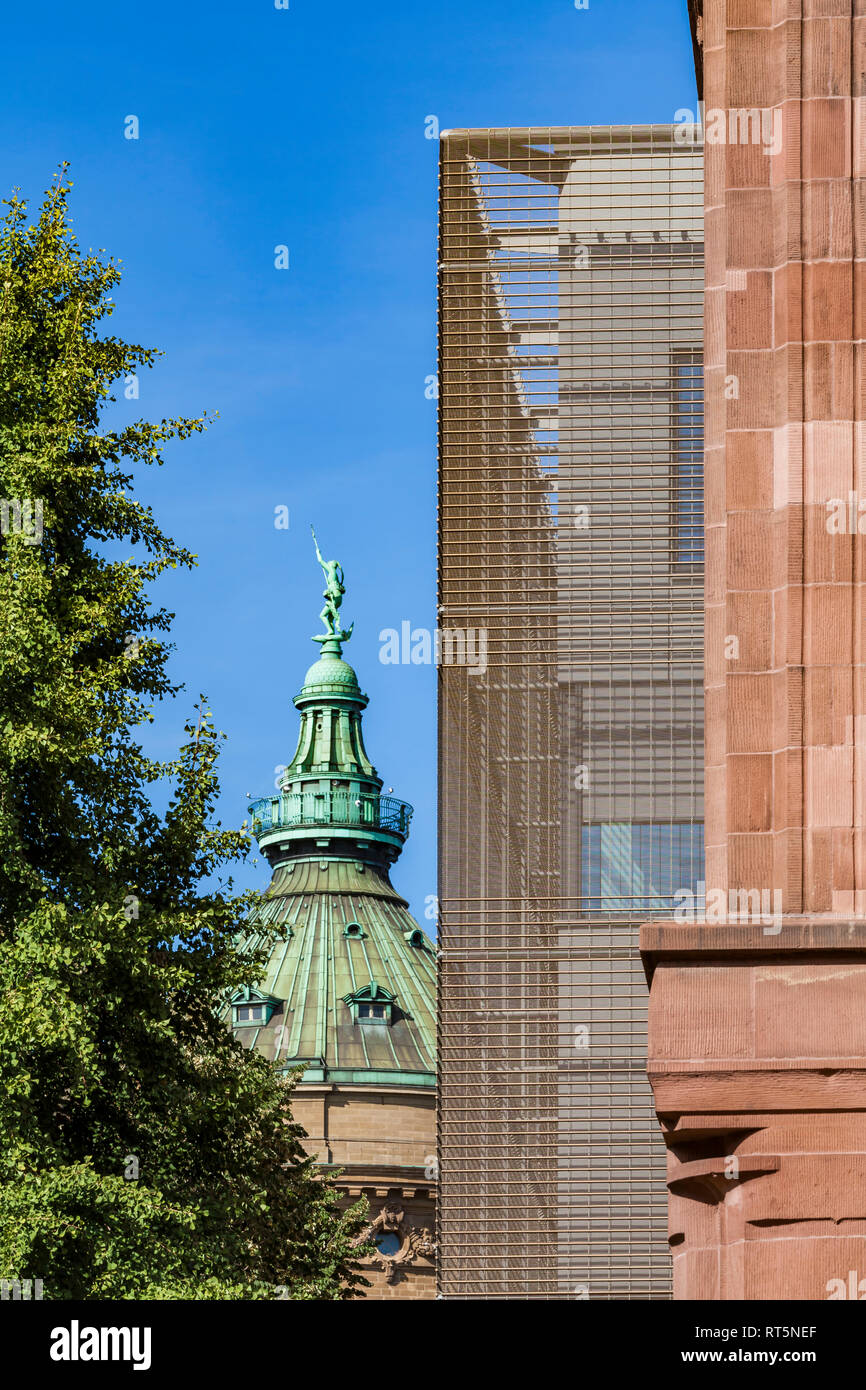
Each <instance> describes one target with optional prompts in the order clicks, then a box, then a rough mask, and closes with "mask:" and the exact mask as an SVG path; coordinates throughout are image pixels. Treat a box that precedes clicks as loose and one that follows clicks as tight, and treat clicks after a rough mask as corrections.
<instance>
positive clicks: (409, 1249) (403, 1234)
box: [356, 1197, 436, 1284]
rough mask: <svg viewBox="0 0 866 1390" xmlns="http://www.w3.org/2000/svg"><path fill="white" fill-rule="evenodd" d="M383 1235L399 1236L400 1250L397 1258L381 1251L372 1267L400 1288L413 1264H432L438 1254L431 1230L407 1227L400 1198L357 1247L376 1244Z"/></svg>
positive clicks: (389, 1204)
mask: <svg viewBox="0 0 866 1390" xmlns="http://www.w3.org/2000/svg"><path fill="white" fill-rule="evenodd" d="M380 1234H382V1235H395V1236H397V1237H398V1239H399V1240H400V1242H401V1243H400V1248H399V1250H395V1252H394V1254H393V1255H388V1254H386V1253H385V1252H384V1251H382V1250H377V1251H376V1254H375V1255H373V1257H372V1264H373V1265H374V1267H375V1268H376V1269H381V1270H383V1271H384V1274H385V1279H386V1281H387V1282H388V1283H389V1284H397V1283H399V1282H400V1280H401V1278H405V1274H404V1270H405V1268H406V1266H407V1265H411V1264H413V1263H414V1262H415V1260H416V1259H418V1258H419V1256H420V1257H422V1258H424V1259H428V1260H432V1259H433V1258H434V1256H435V1254H436V1241H435V1239H434V1237H433V1233H432V1231H430V1230H429V1228H428V1227H427V1226H420V1227H418V1226H410V1225H407V1223H406V1213H405V1211H404V1209H403V1202H402V1200H401V1199H399V1198H394V1197H391V1198H389V1199H388V1201H387V1202H386V1203H385V1205H384V1206H383V1207H382V1209H381V1211H380V1212H379V1215H378V1216H377V1217H376V1218H375V1220H374V1221H371V1222H370V1224H369V1226H367V1227H365V1229H364V1230H363V1231H362V1232H361V1234H360V1236H359V1237H358V1239H357V1242H356V1244H358V1245H362V1244H364V1243H365V1242H366V1241H368V1240H375V1238H376V1236H377V1235H380Z"/></svg>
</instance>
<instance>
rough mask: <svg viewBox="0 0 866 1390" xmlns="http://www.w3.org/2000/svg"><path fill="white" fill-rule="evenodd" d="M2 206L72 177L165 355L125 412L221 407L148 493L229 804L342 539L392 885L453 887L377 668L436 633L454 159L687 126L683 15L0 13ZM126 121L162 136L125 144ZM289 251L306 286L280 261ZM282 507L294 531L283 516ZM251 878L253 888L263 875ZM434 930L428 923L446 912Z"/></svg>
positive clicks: (413, 718)
mask: <svg viewBox="0 0 866 1390" xmlns="http://www.w3.org/2000/svg"><path fill="white" fill-rule="evenodd" d="M3 49H4V52H3V68H2V71H3V83H2V95H0V121H2V140H0V189H2V196H4V197H6V196H8V191H9V190H10V189H11V188H13V187H15V186H18V187H20V188H21V190H22V192H23V193H24V194H25V195H26V196H28V197H30V198H31V199H34V200H35V199H38V198H39V196H40V194H41V191H42V190H43V189H44V188H45V187H47V186H48V185H49V184H50V181H51V177H52V175H53V173H54V171H55V169H56V167H57V165H58V164H59V163H60V161H61V160H64V159H66V160H69V161H70V163H71V171H70V175H71V178H72V179H73V181H74V184H75V188H74V191H73V195H72V212H73V217H74V221H75V228H76V231H77V234H78V237H79V240H80V241H81V242H82V244H83V245H84V247H90V246H93V247H105V248H106V250H107V251H108V252H109V253H110V254H112V255H114V256H115V257H117V258H119V259H120V260H122V262H123V265H124V278H123V281H122V283H121V285H120V286H119V288H118V290H117V292H116V295H115V297H116V299H117V302H118V311H117V313H116V314H115V315H114V318H113V319H112V320H111V330H110V331H112V332H117V333H119V334H121V335H122V336H124V337H126V338H127V339H129V340H131V341H133V342H140V343H144V344H146V345H148V346H152V347H158V348H161V349H162V350H163V351H164V353H165V356H164V357H163V358H162V359H161V361H160V362H159V364H158V365H157V367H156V368H155V370H154V371H153V372H150V373H146V374H145V375H143V377H142V379H141V385H140V393H141V394H140V399H139V401H137V402H136V401H131V402H126V401H124V400H123V399H122V391H121V393H120V394H121V400H120V401H119V403H118V406H117V408H116V410H117V414H118V415H119V416H120V417H123V415H124V414H125V413H127V414H128V415H129V416H130V417H131V418H138V417H141V416H144V417H147V418H151V419H159V418H162V417H163V416H168V415H175V414H199V413H201V412H202V411H204V410H207V411H209V412H214V411H219V415H220V418H219V420H217V421H216V422H215V424H214V425H213V426H212V427H211V428H210V429H209V430H208V432H207V433H206V434H205V435H203V436H201V437H199V438H196V439H194V440H193V441H190V442H189V443H186V444H183V445H179V446H177V447H176V448H174V449H172V450H171V451H170V452H169V455H168V461H167V464H166V466H165V468H163V469H161V470H158V471H153V472H150V473H146V474H145V475H144V476H143V477H142V487H141V494H142V495H143V496H144V497H145V498H146V500H148V501H149V502H151V503H152V505H153V506H154V509H155V511H156V514H157V516H158V518H159V519H160V521H161V523H162V525H163V528H164V529H165V530H166V531H167V532H168V533H169V534H170V535H173V536H174V537H175V539H177V540H178V541H180V542H182V543H183V544H185V545H186V546H187V547H189V548H190V549H191V550H193V551H194V552H195V553H196V554H197V555H198V556H199V567H198V569H197V570H196V571H195V572H194V573H193V574H192V575H189V574H183V575H180V576H175V575H171V576H170V577H169V578H167V579H166V581H165V582H164V583H163V585H162V587H161V588H160V590H159V594H158V597H159V599H160V600H161V601H162V602H164V603H166V604H167V606H168V607H169V608H170V609H171V610H172V611H174V612H175V613H176V615H177V616H176V620H175V624H174V632H173V636H174V641H175V643H176V646H177V650H176V652H175V654H174V657H173V661H172V672H173V675H174V676H175V678H176V679H178V680H181V681H183V682H185V683H186V686H187V695H186V697H184V696H181V697H179V699H178V700H177V701H176V702H175V703H174V704H173V705H172V706H167V707H163V708H162V709H161V710H160V712H159V714H158V718H157V723H156V725H155V728H154V731H153V736H152V738H151V740H150V747H151V748H152V749H153V751H154V752H155V753H157V754H159V755H164V756H169V755H170V754H171V752H172V750H174V749H175V748H176V747H177V744H178V741H179V738H180V731H181V728H182V724H183V720H184V717H185V715H186V714H187V713H188V712H189V709H190V707H191V704H192V702H193V700H194V699H195V697H196V696H197V694H198V691H199V690H204V691H206V692H207V694H208V695H209V697H210V700H211V704H212V707H213V709H214V712H215V717H216V722H217V724H218V726H219V727H220V728H222V729H224V730H225V731H226V733H227V734H228V736H229V737H228V742H227V744H226V745H225V746H224V753H223V761H222V783H223V796H222V802H221V807H220V811H221V815H222V819H223V822H224V823H225V824H239V823H240V821H241V820H242V819H243V817H244V814H245V810H246V802H245V795H246V793H247V792H248V791H249V792H252V793H253V794H261V795H264V794H266V793H268V792H269V791H270V790H271V788H272V786H273V781H274V770H275V766H276V765H277V764H280V763H286V762H287V761H288V760H289V758H290V757H291V755H292V753H293V751H294V744H295V736H296V729H297V714H296V711H295V710H294V707H293V706H292V704H291V697H292V696H293V695H294V694H296V692H297V691H298V689H299V688H300V685H301V682H302V680H303V675H304V672H305V670H306V669H307V666H308V665H309V664H310V663H311V662H312V661H313V660H314V659H315V656H316V648H315V647H314V645H313V643H311V642H310V641H309V640H308V639H309V636H310V634H311V633H313V632H316V631H318V622H317V614H318V612H319V608H320V607H321V598H320V594H321V587H322V586H321V571H320V570H319V568H318V566H317V564H316V562H315V557H314V554H313V550H312V543H311V540H310V534H309V524H310V522H311V521H313V522H314V523H315V525H316V529H317V532H318V535H319V540H320V543H321V545H322V550H323V553H324V554H325V555H326V556H328V557H329V558H330V557H332V556H336V557H337V558H339V559H340V560H341V561H342V563H343V565H344V568H345V571H346V579H347V586H348V593H347V596H346V600H345V604H344V608H343V613H344V615H345V616H346V619H347V621H350V622H351V621H352V620H353V619H354V621H355V636H354V637H353V639H352V642H351V643H350V644H349V646H348V648H347V651H346V655H347V657H348V658H349V659H350V660H351V661H352V663H353V664H354V665H355V667H356V669H357V670H358V673H359V677H360V680H361V685H362V688H363V689H365V690H366V691H367V692H368V694H369V695H370V697H371V703H370V708H369V710H368V711H367V714H366V716H365V725H366V740H367V747H368V751H369V752H370V755H371V757H372V759H373V762H374V763H375V764H376V766H377V767H378V769H379V772H380V774H381V775H382V777H383V778H384V779H385V783H386V786H389V785H393V786H394V788H395V793H396V794H397V795H400V796H403V797H404V798H405V799H406V800H408V801H411V802H412V803H413V804H414V805H415V807H416V817H415V824H414V832H413V835H412V837H411V838H410V840H409V843H408V845H407V847H406V850H405V851H404V854H403V858H402V860H401V861H400V864H399V865H398V866H397V867H396V868H395V871H394V880H395V883H396V884H397V886H398V887H399V888H400V889H401V890H402V891H403V892H404V893H405V894H406V895H407V896H408V897H409V898H410V902H411V907H412V910H413V912H414V913H415V915H416V916H419V917H423V909H424V901H425V898H426V897H427V896H428V895H430V894H433V893H435V891H436V825H435V815H436V759H435V744H436V719H435V714H436V709H435V701H436V681H435V672H434V670H433V669H432V668H431V667H421V666H411V665H407V666H402V665H401V666H391V665H382V664H381V663H380V661H379V640H378V634H379V632H380V630H381V629H383V628H386V627H393V628H398V629H399V627H400V624H401V622H403V621H406V620H408V621H410V622H411V623H412V626H413V627H428V628H431V629H432V628H433V626H434V625H435V544H436V534H435V525H436V522H435V504H436V494H435V489H436V457H435V449H436V406H435V402H434V401H430V400H427V399H425V394H424V388H425V378H426V377H427V376H428V374H430V373H432V372H433V371H435V314H436V163H437V144H436V142H435V141H433V140H428V139H426V138H425V122H426V118H427V117H428V116H430V115H435V116H436V117H437V119H438V121H439V124H440V127H441V128H442V129H448V128H453V127H462V126H487V125H494V126H506V125H514V126H523V125H572V124H574V125H582V124H607V123H627V122H644V121H660V122H663V121H670V120H672V119H673V114H674V112H675V111H676V110H677V109H678V108H680V107H693V106H694V102H695V91H694V76H693V69H692V55H691V43H690V39H689V33H688V20H687V14H686V4H685V0H656V3H654V4H640V3H637V0H589V5H588V7H587V8H586V9H581V10H578V9H576V8H575V6H574V3H573V0H507V3H505V0H500V2H499V3H493V2H492V0H437V3H435V4H433V3H420V2H418V3H416V2H414V0H378V2H377V3H370V0H368V3H366V4H365V3H360V0H355V2H354V3H352V2H351V0H290V7H289V9H288V10H277V9H276V8H275V6H274V3H273V0H243V3H241V0H236V2H235V3H221V2H220V0H208V3H200V4H190V3H185V4H184V3H174V4H167V3H164V0H148V3H147V4H145V5H124V4H118V3H116V2H115V3H112V4H108V3H99V0H88V3H86V4H85V5H83V6H75V5H70V4H68V3H65V4H60V3H57V0H47V3H42V4H40V5H38V6H37V5H29V6H27V5H25V6H15V7H14V8H13V9H12V10H11V11H10V12H8V13H7V14H6V15H5V16H4V39H3ZM129 115H135V116H137V117H138V121H139V138H138V139H137V140H128V139H125V138H124V122H125V118H126V117H127V116H129ZM278 245H286V246H287V247H288V248H289V262H290V264H289V269H288V270H277V269H275V266H274V259H275V257H274V248H275V247H276V246H278ZM278 506H286V507H288V508H289V515H290V526H289V529H288V530H287V531H286V530H278V529H276V528H275V526H274V509H275V508H276V507H278ZM266 880H267V874H266V866H265V865H264V864H263V863H262V862H259V864H258V865H257V866H256V865H255V864H253V863H252V862H250V863H248V864H247V865H245V866H244V867H243V868H242V870H241V871H240V873H239V874H238V875H237V876H236V881H237V882H238V883H239V884H240V885H242V886H250V885H256V886H260V887H264V886H265V883H266ZM425 925H428V926H429V925H430V924H429V923H425Z"/></svg>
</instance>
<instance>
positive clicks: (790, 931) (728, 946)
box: [640, 917, 866, 983]
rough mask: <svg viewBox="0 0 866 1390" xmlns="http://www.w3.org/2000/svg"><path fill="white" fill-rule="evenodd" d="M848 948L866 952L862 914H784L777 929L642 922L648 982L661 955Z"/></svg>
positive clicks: (831, 951)
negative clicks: (854, 915) (811, 915)
mask: <svg viewBox="0 0 866 1390" xmlns="http://www.w3.org/2000/svg"><path fill="white" fill-rule="evenodd" d="M842 952H848V953H850V954H852V955H860V954H863V955H864V956H866V919H862V918H861V919H852V918H822V917H783V918H782V919H781V929H780V930H779V931H775V930H773V931H769V930H768V929H767V928H766V927H763V926H761V925H760V924H759V923H743V924H741V925H736V924H730V923H728V924H725V925H718V926H717V925H714V924H713V923H711V922H672V921H671V922H645V923H644V924H643V926H642V927H641V929H640V953H641V959H642V960H643V965H644V972H645V974H646V977H647V982H648V983H651V982H652V977H653V973H654V971H655V968H656V965H657V964H658V963H659V962H660V961H662V960H672V959H676V960H677V961H684V962H685V961H688V960H696V959H703V960H706V959H707V957H709V956H738V957H740V958H741V959H743V960H746V959H748V958H750V957H751V958H755V957H759V958H766V957H768V956H785V955H802V954H810V953H811V954H812V955H821V954H824V953H827V954H832V955H833V956H834V958H836V957H837V956H838V954H839V953H842Z"/></svg>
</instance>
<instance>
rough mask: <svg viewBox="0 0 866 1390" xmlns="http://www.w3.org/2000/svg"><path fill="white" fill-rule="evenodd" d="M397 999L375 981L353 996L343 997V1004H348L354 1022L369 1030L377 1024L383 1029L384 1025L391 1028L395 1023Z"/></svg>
mask: <svg viewBox="0 0 866 1390" xmlns="http://www.w3.org/2000/svg"><path fill="white" fill-rule="evenodd" d="M396 999H397V996H396V995H395V994H391V992H390V990H387V989H383V988H382V986H381V985H377V984H376V981H375V980H371V981H370V983H369V984H368V985H364V986H363V987H362V988H361V989H356V990H355V991H354V993H352V994H344V995H343V1003H344V1004H347V1005H348V1006H349V1008H350V1010H351V1012H352V1022H353V1023H358V1024H361V1025H362V1026H364V1027H368V1028H369V1027H372V1026H375V1025H376V1024H378V1025H379V1026H380V1027H381V1026H382V1025H383V1024H384V1025H386V1026H390V1024H392V1023H393V1021H394V1005H395V1003H396Z"/></svg>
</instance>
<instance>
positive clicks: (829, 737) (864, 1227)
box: [641, 0, 866, 1299]
mask: <svg viewBox="0 0 866 1390" xmlns="http://www.w3.org/2000/svg"><path fill="white" fill-rule="evenodd" d="M702 39H703V81H704V88H703V95H704V99H705V158H706V233H705V236H706V276H707V280H706V317H705V369H706V371H705V385H706V497H707V501H706V571H707V573H706V831H707V833H706V845H707V864H706V880H707V888H708V893H709V894H710V895H711V896H712V895H713V894H714V892H715V893H716V894H718V896H719V898H720V899H721V902H722V903H723V904H724V905H725V906H724V907H723V909H722V916H724V915H725V912H726V908H727V914H728V920H729V923H730V925H720V924H719V913H718V911H717V912H716V913H715V914H714V915H715V916H716V921H715V923H714V922H712V921H709V922H707V923H706V924H704V925H692V926H689V925H683V924H677V923H672V924H664V925H658V924H656V925H652V926H649V927H645V928H644V929H643V931H642V935H641V948H642V951H643V953H644V959H645V961H646V962H647V967H648V974H649V975H650V977H651V981H652V983H651V995H650V1049H649V1051H650V1067H649V1069H650V1077H651V1081H652V1084H653V1087H654V1091H655V1097H656V1106H657V1110H658V1112H659V1116H660V1120H661V1122H662V1127H663V1130H664V1133H665V1137H666V1140H667V1143H668V1147H669V1154H670V1168H669V1174H668V1185H669V1188H670V1190H671V1208H670V1210H671V1243H672V1249H673V1252H674V1256H675V1267H676V1271H677V1272H676V1293H677V1296H678V1297H683V1298H741V1297H745V1298H759V1299H760V1298H779V1299H784V1298H827V1297H829V1296H830V1291H831V1290H830V1289H828V1283H830V1282H831V1281H832V1280H835V1279H843V1280H845V1279H848V1278H849V1276H850V1273H851V1271H854V1272H855V1273H856V1274H857V1279H858V1280H859V1278H861V1277H862V1278H864V1280H866V1249H864V1248H863V1240H864V1235H866V1185H864V1183H863V1181H862V1176H863V1171H864V1168H866V1128H864V1115H866V1088H864V1072H863V1066H864V1063H863V1057H864V1054H866V1035H864V1030H863V1025H862V1019H863V1018H864V1017H866V819H864V813H866V763H864V759H866V723H864V718H863V716H864V713H866V679H864V671H866V666H864V636H866V627H864V620H866V612H864V597H866V595H864V582H866V576H864V568H866V566H864V559H866V534H864V533H866V457H864V434H863V416H864V400H866V395H864V381H866V377H864V341H863V340H864V336H866V335H864V322H866V309H864V305H866V283H864V273H866V272H864V265H866V259H864V254H866V253H864V247H866V199H864V181H863V172H864V164H866V134H864V109H866V77H864V74H866V0H704V4H703V14H702ZM861 500H862V502H863V510H862V512H861V511H860V502H861ZM861 524H862V529H861ZM762 893H763V894H766V895H768V897H769V898H770V901H771V903H772V911H773V913H774V914H775V915H776V917H777V918H778V920H774V922H773V924H772V926H769V927H768V926H766V925H764V924H763V923H762V920H761V919H762V917H763V912H762V910H761V909H760V908H759V909H758V911H757V913H756V914H753V915H751V916H750V912H749V904H750V903H751V902H753V901H756V902H760V895H761V894H762ZM765 901H766V899H765ZM730 909H733V912H731V911H730ZM744 910H745V918H746V920H743V914H744ZM855 1282H856V1281H855ZM864 1289H866V1282H864Z"/></svg>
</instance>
